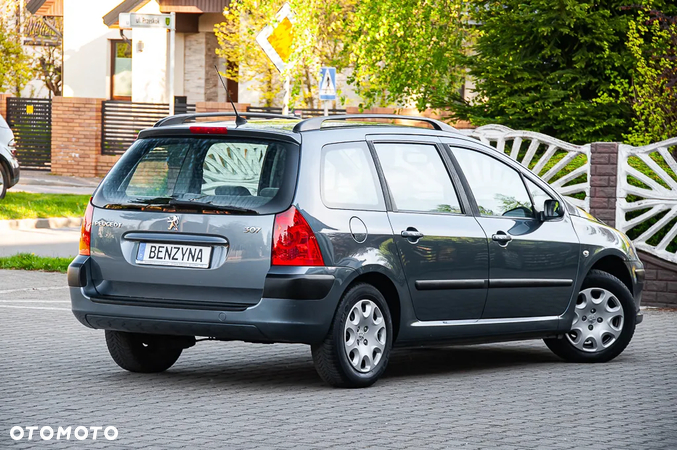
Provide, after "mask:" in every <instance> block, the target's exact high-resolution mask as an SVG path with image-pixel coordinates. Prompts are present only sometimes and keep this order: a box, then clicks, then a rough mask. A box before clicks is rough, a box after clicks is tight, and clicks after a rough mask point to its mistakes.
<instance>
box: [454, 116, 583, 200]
mask: <svg viewBox="0 0 677 450" xmlns="http://www.w3.org/2000/svg"><path fill="white" fill-rule="evenodd" d="M465 133H466V134H467V135H469V136H472V137H475V138H477V139H479V140H480V141H482V142H484V143H485V144H488V145H491V146H493V147H495V148H496V149H497V150H498V151H501V152H504V153H506V154H507V155H508V156H510V157H511V158H512V159H514V160H515V161H518V162H519V163H520V164H522V165H523V166H524V167H526V168H528V169H530V170H531V171H532V172H533V173H535V174H536V175H538V176H540V177H541V178H542V179H543V180H544V181H547V182H548V183H549V184H550V185H551V186H552V187H553V188H554V189H555V190H556V191H557V192H559V193H560V194H561V195H562V196H564V197H566V198H567V199H568V200H569V201H570V202H571V203H572V204H574V205H576V206H579V207H581V208H583V209H584V210H586V211H590V144H585V145H574V144H570V143H568V142H564V141H560V140H559V139H555V138H553V137H552V136H548V135H546V134H541V133H535V132H533V131H517V130H513V129H512V128H508V127H506V126H503V125H485V126H482V127H479V128H475V129H474V130H468V131H466V132H465ZM527 143H528V145H527Z"/></svg>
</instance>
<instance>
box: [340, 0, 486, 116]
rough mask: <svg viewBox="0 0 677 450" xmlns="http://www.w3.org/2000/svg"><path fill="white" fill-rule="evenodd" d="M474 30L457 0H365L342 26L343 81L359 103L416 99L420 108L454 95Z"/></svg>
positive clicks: (443, 104)
mask: <svg viewBox="0 0 677 450" xmlns="http://www.w3.org/2000/svg"><path fill="white" fill-rule="evenodd" d="M474 34H475V29H474V27H473V26H471V25H469V24H468V11H467V2H465V1H461V0H432V1H425V2H421V1H418V0H364V1H361V2H359V3H358V5H357V7H356V10H355V14H354V17H353V18H352V20H351V21H350V26H349V28H348V29H347V30H346V36H345V46H344V49H343V50H344V51H343V57H344V58H345V60H344V63H345V64H348V65H349V66H350V67H351V68H352V74H351V75H350V77H349V78H348V82H349V83H350V84H352V85H353V86H354V88H355V91H356V93H357V94H358V95H360V96H361V97H362V99H363V102H364V103H363V105H362V106H364V107H367V108H368V107H371V106H373V105H376V106H388V105H391V104H403V103H407V102H409V101H412V100H413V101H415V102H416V105H417V107H418V108H419V109H420V110H423V109H425V108H427V107H433V108H437V107H446V106H448V105H449V104H450V101H451V99H452V98H454V97H457V96H458V91H459V89H460V87H461V85H462V83H463V77H464V75H465V69H464V68H463V66H462V65H461V63H460V59H461V56H462V55H463V54H464V53H467V52H468V51H469V46H470V45H471V44H472V41H473V36H474Z"/></svg>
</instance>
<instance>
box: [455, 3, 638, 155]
mask: <svg viewBox="0 0 677 450" xmlns="http://www.w3.org/2000/svg"><path fill="white" fill-rule="evenodd" d="M471 4H472V6H473V7H474V8H475V14H476V16H477V20H478V22H479V23H481V25H480V27H479V36H478V37H477V42H476V45H475V47H474V50H475V52H476V54H475V55H472V56H470V57H468V58H467V60H466V61H467V66H468V67H469V68H470V73H471V74H472V76H473V77H474V79H475V80H476V83H477V85H476V93H477V95H478V97H477V98H476V99H475V100H474V102H472V103H466V102H463V101H461V102H459V103H458V104H457V105H456V107H455V110H456V111H455V114H456V117H458V118H463V119H470V120H471V121H472V122H473V124H475V125H484V124H488V123H500V124H504V125H507V126H509V127H512V128H515V129H527V130H534V131H540V132H542V133H546V134H549V135H552V136H555V137H557V138H559V139H563V140H566V141H569V142H574V143H587V142H594V141H617V140H619V139H621V137H622V134H623V132H624V131H625V130H627V127H628V126H629V123H630V119H631V116H632V110H631V108H630V106H629V105H628V104H626V103H623V102H622V101H620V97H621V96H620V93H619V92H618V91H617V90H616V89H615V88H614V82H615V81H616V80H623V79H628V78H629V72H630V70H631V68H632V66H633V58H632V55H631V54H630V52H629V51H628V49H627V48H626V46H625V36H626V33H627V30H628V22H629V20H630V17H629V16H630V14H631V13H630V12H628V11H623V10H621V8H620V7H621V6H623V5H625V4H627V2H626V1H625V0H600V1H594V2H593V1H592V0H585V1H577V0H504V1H490V2H486V1H482V0H473V1H472V2H471Z"/></svg>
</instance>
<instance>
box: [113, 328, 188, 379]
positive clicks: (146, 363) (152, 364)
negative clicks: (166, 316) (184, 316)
mask: <svg viewBox="0 0 677 450" xmlns="http://www.w3.org/2000/svg"><path fill="white" fill-rule="evenodd" d="M106 345H107V346H108V351H109V352H110V355H111V357H112V358H113V361H115V362H116V363H117V365H118V366H120V367H122V368H123V369H125V370H128V371H130V372H138V373H158V372H164V371H165V370H167V369H169V368H170V367H172V365H174V363H175V362H176V360H177V359H179V356H181V352H182V351H183V349H182V348H181V347H179V346H176V345H172V343H171V341H165V342H163V336H156V335H149V334H139V333H126V332H123V331H113V330H106Z"/></svg>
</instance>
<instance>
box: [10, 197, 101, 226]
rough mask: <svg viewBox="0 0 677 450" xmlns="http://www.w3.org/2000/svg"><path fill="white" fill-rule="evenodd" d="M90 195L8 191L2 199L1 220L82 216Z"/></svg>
mask: <svg viewBox="0 0 677 450" xmlns="http://www.w3.org/2000/svg"><path fill="white" fill-rule="evenodd" d="M89 197H90V196H89V195H73V194H30V193H28V192H7V195H6V196H5V198H4V200H0V220H6V219H41V218H48V217H82V216H83V215H84V214H85V209H86V208H87V203H88V202H89Z"/></svg>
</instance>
